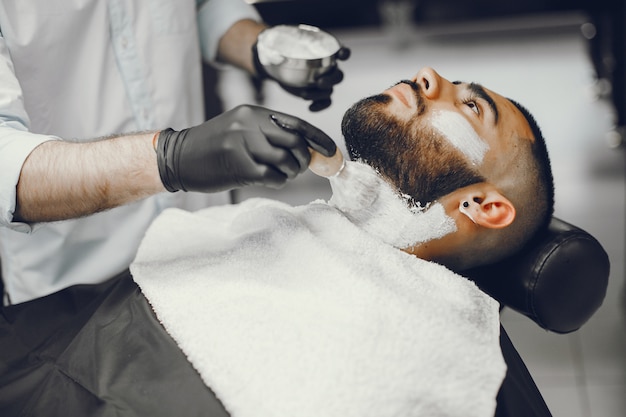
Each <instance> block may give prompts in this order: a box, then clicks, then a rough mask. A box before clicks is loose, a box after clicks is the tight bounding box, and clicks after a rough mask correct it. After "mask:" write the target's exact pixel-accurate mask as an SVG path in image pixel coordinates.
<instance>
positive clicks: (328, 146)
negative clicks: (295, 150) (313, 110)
mask: <svg viewBox="0 0 626 417" xmlns="http://www.w3.org/2000/svg"><path fill="white" fill-rule="evenodd" d="M271 118H272V120H274V121H275V123H276V124H277V125H278V126H280V127H281V128H283V129H287V130H291V131H295V132H298V133H299V134H300V135H301V136H302V137H303V138H304V140H306V141H307V143H308V145H309V146H310V147H311V148H313V149H315V150H316V151H318V152H320V153H321V154H322V155H325V156H333V155H334V154H335V152H336V151H337V145H335V142H334V141H333V140H332V139H331V138H330V136H328V135H327V134H326V133H324V132H323V131H322V130H320V129H318V128H317V127H315V126H313V125H312V124H310V123H308V122H306V121H304V120H302V119H299V118H297V117H295V116H290V115H288V114H284V113H278V112H275V113H273V114H272V116H271Z"/></svg>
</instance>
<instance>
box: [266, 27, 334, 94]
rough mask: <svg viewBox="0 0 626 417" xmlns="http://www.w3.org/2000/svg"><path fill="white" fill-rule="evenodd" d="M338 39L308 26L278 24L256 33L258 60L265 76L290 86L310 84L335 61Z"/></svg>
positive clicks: (331, 66)
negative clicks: (257, 34)
mask: <svg viewBox="0 0 626 417" xmlns="http://www.w3.org/2000/svg"><path fill="white" fill-rule="evenodd" d="M340 49H341V45H340V44H339V41H337V39H336V38H335V37H334V36H332V35H331V34H329V33H327V32H324V31H323V30H320V29H319V28H317V27H315V26H309V25H298V26H292V25H279V26H274V27H271V28H269V29H266V30H264V31H263V32H261V33H260V34H259V37H258V41H257V52H258V57H259V62H260V63H261V65H263V68H264V69H265V71H267V73H268V74H269V75H271V76H272V77H274V78H275V79H276V80H278V81H279V82H281V83H282V84H285V85H288V86H292V87H306V86H308V85H312V84H313V83H314V82H315V79H316V78H317V77H319V76H320V75H322V74H324V73H326V72H328V71H330V70H331V69H332V68H333V67H335V65H337V64H336V55H337V52H338V51H339V50H340Z"/></svg>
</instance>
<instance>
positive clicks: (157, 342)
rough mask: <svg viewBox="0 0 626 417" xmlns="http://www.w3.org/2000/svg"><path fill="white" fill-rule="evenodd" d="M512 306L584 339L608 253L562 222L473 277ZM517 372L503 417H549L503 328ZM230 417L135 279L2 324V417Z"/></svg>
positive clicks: (73, 293) (14, 312) (55, 300)
mask: <svg viewBox="0 0 626 417" xmlns="http://www.w3.org/2000/svg"><path fill="white" fill-rule="evenodd" d="M465 275H466V276H468V277H470V278H471V279H472V280H474V281H475V282H476V283H477V285H478V286H479V287H480V288H481V289H482V290H483V291H485V292H487V293H488V294H490V295H491V296H492V297H494V298H495V299H497V300H498V301H499V302H500V303H501V305H502V306H503V307H508V308H512V309H514V310H516V311H518V312H520V313H522V314H524V315H526V316H527V317H528V318H530V319H531V320H533V321H535V322H536V323H537V324H538V325H539V326H541V327H542V328H544V329H547V330H550V331H553V332H557V333H568V332H572V331H575V330H576V329H578V328H580V327H581V326H582V325H583V324H584V323H585V322H586V321H587V320H588V319H589V318H590V317H591V316H592V315H593V314H594V312H595V311H596V310H597V309H598V307H599V306H600V305H601V303H602V301H603V299H604V296H605V293H606V289H607V285H608V276H609V260H608V256H607V254H606V252H605V251H604V249H603V248H602V246H601V245H600V244H599V242H598V241H597V240H596V239H594V238H593V237H592V236H591V235H589V234H588V233H587V232H585V231H583V230H581V229H579V228H577V227H575V226H573V225H571V224H568V223H566V222H564V221H562V220H559V219H556V218H555V219H553V220H552V223H551V225H550V228H549V230H548V231H546V233H544V234H542V235H541V236H538V237H537V238H536V239H535V240H533V241H532V242H530V243H529V244H528V245H527V247H526V248H525V249H524V250H522V251H520V253H518V254H517V255H515V256H513V257H511V258H510V259H506V260H504V261H502V262H500V263H498V264H495V265H489V266H486V267H481V268H477V269H473V270H471V271H466V273H465ZM500 342H501V347H502V352H503V355H504V358H505V361H506V363H507V366H508V370H507V375H506V378H505V380H504V382H503V384H502V387H501V389H500V392H499V394H498V398H497V410H496V416H497V417H518V416H519V417H540V416H550V412H549V410H548V409H547V407H546V405H545V402H544V401H543V398H542V397H541V394H540V393H539V391H538V390H537V387H536V385H535V384H534V382H533V380H532V377H531V376H530V374H529V373H528V370H527V369H526V367H525V365H524V363H523V360H522V359H521V358H520V357H519V355H518V354H517V352H516V351H515V348H514V347H513V345H512V344H511V341H510V340H509V339H508V336H507V335H506V332H505V331H504V329H501V338H500ZM121 410H126V411H129V410H132V412H131V414H132V415H150V416H169V415H180V416H183V415H190V416H191V415H205V416H211V417H217V416H220V417H221V416H227V415H228V414H227V412H226V411H225V410H224V409H223V407H222V406H221V403H220V402H219V400H217V398H216V397H215V396H214V394H213V393H212V392H211V391H210V390H209V389H207V388H206V386H205V385H204V384H203V383H202V381H201V380H200V378H199V376H198V374H197V373H196V371H195V370H194V369H193V368H192V367H191V365H190V364H189V362H188V361H187V359H186V358H185V356H184V355H183V354H182V352H181V351H180V349H178V347H177V345H176V343H175V342H174V341H173V340H172V339H171V338H170V337H169V335H168V334H167V333H166V332H165V330H164V329H163V328H162V326H160V324H159V323H158V321H157V320H156V318H155V317H154V314H153V312H152V310H151V308H150V306H149V304H148V303H147V301H146V299H145V298H144V297H143V296H142V295H141V292H140V291H139V289H138V288H137V286H136V285H135V284H134V281H133V280H132V277H131V276H130V273H129V272H128V271H126V272H125V273H122V274H120V275H119V276H117V277H114V278H112V279H111V280H110V281H108V282H105V283H103V284H99V285H80V286H74V287H70V288H67V289H65V290H63V291H61V292H59V293H56V294H53V295H51V296H48V297H44V298H42V299H39V300H34V301H32V302H28V303H23V304H19V305H15V306H11V307H4V308H3V309H2V314H0V415H2V416H14V415H46V416H57V415H58V416H61V415H63V416H67V415H119V413H120V412H121Z"/></svg>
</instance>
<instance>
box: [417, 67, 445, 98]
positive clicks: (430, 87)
mask: <svg viewBox="0 0 626 417" xmlns="http://www.w3.org/2000/svg"><path fill="white" fill-rule="evenodd" d="M413 81H414V82H416V83H417V84H419V85H420V87H421V90H422V93H423V94H424V96H425V97H426V98H428V99H430V100H434V99H436V98H437V97H439V93H440V89H441V85H442V78H441V76H440V75H439V74H437V71H435V70H434V69H432V68H430V67H426V68H422V69H421V70H419V72H418V73H417V74H415V77H413Z"/></svg>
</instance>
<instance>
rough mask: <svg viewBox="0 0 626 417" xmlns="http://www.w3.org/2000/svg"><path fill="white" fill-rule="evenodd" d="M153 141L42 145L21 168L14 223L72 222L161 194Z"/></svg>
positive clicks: (134, 138)
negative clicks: (78, 218)
mask: <svg viewBox="0 0 626 417" xmlns="http://www.w3.org/2000/svg"><path fill="white" fill-rule="evenodd" d="M153 136H154V133H142V134H135V135H129V136H120V137H115V138H110V139H103V140H98V141H95V142H87V143H70V142H63V141H50V142H45V143H42V144H41V145H39V146H38V147H37V148H35V149H34V150H33V151H32V152H31V154H30V155H29V156H28V158H27V159H26V161H25V162H24V165H23V167H22V171H21V174H20V178H19V182H18V185H17V204H16V210H15V213H14V220H16V221H24V222H45V221H57V220H65V219H71V218H77V217H82V216H86V215H89V214H93V213H97V212H100V211H104V210H107V209H110V208H113V207H117V206H121V205H124V204H128V203H131V202H133V201H137V200H140V199H142V198H145V197H148V196H150V195H153V194H156V193H158V192H161V191H164V188H163V185H162V183H161V180H160V178H159V172H158V167H157V162H156V153H155V151H154V148H153V145H152V138H153Z"/></svg>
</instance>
